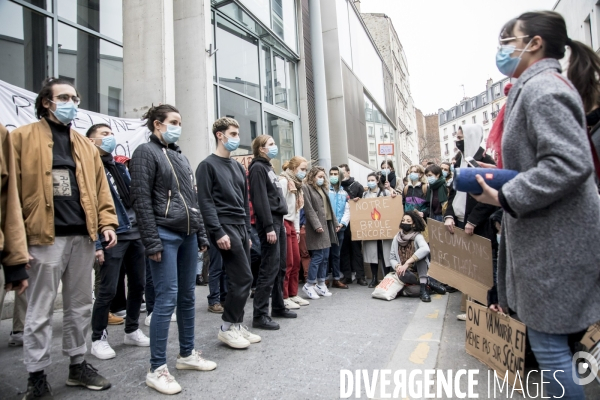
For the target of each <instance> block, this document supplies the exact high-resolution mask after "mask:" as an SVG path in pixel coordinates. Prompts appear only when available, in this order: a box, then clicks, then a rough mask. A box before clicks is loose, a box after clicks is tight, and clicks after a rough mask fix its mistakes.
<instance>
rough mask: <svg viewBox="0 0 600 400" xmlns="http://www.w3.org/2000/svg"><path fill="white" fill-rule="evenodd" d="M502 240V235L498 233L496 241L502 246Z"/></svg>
mask: <svg viewBox="0 0 600 400" xmlns="http://www.w3.org/2000/svg"><path fill="white" fill-rule="evenodd" d="M500 239H502V235H501V234H499V233H497V234H496V240H497V241H498V244H500Z"/></svg>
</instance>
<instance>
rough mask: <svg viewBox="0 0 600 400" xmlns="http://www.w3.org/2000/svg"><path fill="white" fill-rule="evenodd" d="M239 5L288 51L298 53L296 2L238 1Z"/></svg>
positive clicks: (277, 0) (279, 0)
mask: <svg viewBox="0 0 600 400" xmlns="http://www.w3.org/2000/svg"><path fill="white" fill-rule="evenodd" d="M240 3H242V4H243V5H244V6H245V7H246V8H247V9H248V11H250V12H251V13H252V14H253V15H254V16H255V17H256V18H258V19H259V20H260V21H261V22H262V23H263V24H264V25H265V26H266V27H268V28H270V29H271V30H272V31H273V32H274V33H275V35H277V36H278V37H279V38H280V39H281V40H283V41H284V42H285V44H286V45H288V46H289V48H290V49H292V50H293V51H295V52H297V51H298V33H297V32H298V30H297V28H296V0H240Z"/></svg>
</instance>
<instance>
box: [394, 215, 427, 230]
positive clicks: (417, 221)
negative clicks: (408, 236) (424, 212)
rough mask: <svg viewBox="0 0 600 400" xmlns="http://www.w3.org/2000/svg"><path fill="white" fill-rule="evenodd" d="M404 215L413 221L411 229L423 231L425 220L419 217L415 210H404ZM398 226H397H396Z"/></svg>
mask: <svg viewBox="0 0 600 400" xmlns="http://www.w3.org/2000/svg"><path fill="white" fill-rule="evenodd" d="M404 215H408V216H409V217H410V218H411V219H412V221H413V229H412V230H413V231H415V232H423V231H425V220H424V219H423V218H421V216H420V215H419V214H417V212H416V211H406V212H405V213H404ZM398 228H399V227H398Z"/></svg>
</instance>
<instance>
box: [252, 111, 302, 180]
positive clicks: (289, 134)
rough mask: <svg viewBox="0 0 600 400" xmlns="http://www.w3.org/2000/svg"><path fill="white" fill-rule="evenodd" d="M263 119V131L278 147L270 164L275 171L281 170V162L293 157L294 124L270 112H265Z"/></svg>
mask: <svg viewBox="0 0 600 400" xmlns="http://www.w3.org/2000/svg"><path fill="white" fill-rule="evenodd" d="M265 121H266V126H267V129H266V132H265V133H266V134H267V135H270V136H271V137H273V140H275V144H276V145H278V147H279V154H278V156H277V157H276V158H274V159H272V160H271V164H273V167H274V168H275V170H276V171H281V166H282V165H283V163H285V162H286V161H288V160H289V159H290V158H292V157H294V124H293V123H292V122H291V121H288V120H287V119H284V118H280V117H278V116H275V115H272V114H270V113H265ZM254 137H256V136H254Z"/></svg>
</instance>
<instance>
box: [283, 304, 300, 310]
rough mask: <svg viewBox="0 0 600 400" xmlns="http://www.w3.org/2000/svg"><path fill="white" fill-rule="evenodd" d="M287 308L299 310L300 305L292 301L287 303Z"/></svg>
mask: <svg viewBox="0 0 600 400" xmlns="http://www.w3.org/2000/svg"><path fill="white" fill-rule="evenodd" d="M285 308H287V309H288V310H299V309H300V305H299V304H298V303H294V302H292V304H285Z"/></svg>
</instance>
